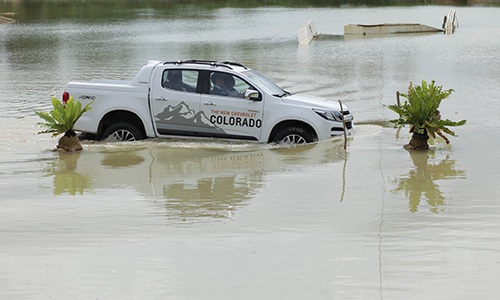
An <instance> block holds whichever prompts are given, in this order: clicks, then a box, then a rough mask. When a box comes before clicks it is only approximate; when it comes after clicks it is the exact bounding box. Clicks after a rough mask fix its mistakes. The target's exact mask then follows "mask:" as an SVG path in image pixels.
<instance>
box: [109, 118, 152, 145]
mask: <svg viewBox="0 0 500 300" xmlns="http://www.w3.org/2000/svg"><path fill="white" fill-rule="evenodd" d="M144 138H145V135H144V134H143V133H142V131H141V130H139V129H137V128H136V127H135V126H134V125H132V124H129V123H123V122H119V123H115V124H112V125H110V126H109V127H108V128H106V130H105V131H104V133H103V134H102V140H105V141H108V142H133V141H137V140H142V139H144Z"/></svg>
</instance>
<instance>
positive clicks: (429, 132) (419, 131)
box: [388, 80, 466, 149]
mask: <svg viewBox="0 0 500 300" xmlns="http://www.w3.org/2000/svg"><path fill="white" fill-rule="evenodd" d="M453 91H454V90H453V89H448V90H443V87H442V86H436V85H435V81H434V80H433V81H432V82H431V83H430V84H428V83H427V82H425V80H422V85H420V86H413V84H412V83H411V82H410V86H409V87H408V93H407V94H401V96H402V97H404V98H406V99H407V100H405V101H404V103H403V104H401V105H389V106H388V108H389V109H390V110H392V111H394V112H396V113H397V114H399V118H398V119H395V120H391V122H392V123H394V124H395V126H396V127H401V126H403V125H410V132H411V133H413V135H412V138H411V140H410V143H409V144H408V145H407V146H408V148H410V149H428V148H429V144H428V142H427V140H428V139H429V137H432V138H433V139H435V138H436V137H437V136H440V137H441V138H443V139H444V141H445V142H446V143H447V144H448V143H449V142H450V141H449V140H448V138H447V137H446V136H445V133H446V134H449V135H451V136H455V132H453V131H452V130H450V129H449V128H448V127H450V126H461V125H464V124H465V122H466V120H461V121H458V122H454V121H451V120H448V119H441V113H440V112H439V105H440V104H441V101H442V100H443V99H446V98H448V97H449V96H450V95H451V94H452V93H453Z"/></svg>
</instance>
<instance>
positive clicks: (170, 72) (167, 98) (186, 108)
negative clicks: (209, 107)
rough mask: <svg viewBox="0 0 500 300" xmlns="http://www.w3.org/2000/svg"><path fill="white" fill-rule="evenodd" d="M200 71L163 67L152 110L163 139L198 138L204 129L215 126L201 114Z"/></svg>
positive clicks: (154, 90) (159, 75) (152, 97)
mask: <svg viewBox="0 0 500 300" xmlns="http://www.w3.org/2000/svg"><path fill="white" fill-rule="evenodd" d="M199 78H200V72H199V71H198V70H189V69H169V68H159V69H158V70H157V73H156V74H155V78H154V81H155V82H153V83H152V85H151V86H152V87H151V110H152V115H153V120H154V126H155V130H156V133H157V134H158V135H159V136H172V135H182V136H197V135H198V132H199V127H200V126H212V127H213V125H212V124H211V123H210V121H209V120H208V119H206V118H204V116H203V113H202V112H201V111H200V97H201V93H200V92H199V91H200V89H199V88H198V82H199Z"/></svg>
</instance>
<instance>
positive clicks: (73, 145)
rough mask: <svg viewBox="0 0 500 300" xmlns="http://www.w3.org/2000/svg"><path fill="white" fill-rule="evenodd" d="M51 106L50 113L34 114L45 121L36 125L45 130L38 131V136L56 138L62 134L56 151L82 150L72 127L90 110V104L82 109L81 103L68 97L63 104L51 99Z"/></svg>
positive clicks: (39, 112)
mask: <svg viewBox="0 0 500 300" xmlns="http://www.w3.org/2000/svg"><path fill="white" fill-rule="evenodd" d="M52 106H53V107H54V109H52V110H51V111H50V113H46V112H42V111H37V112H35V114H36V115H37V116H39V117H40V118H42V119H43V120H44V121H45V122H44V123H43V122H40V123H38V125H40V126H42V127H45V128H46V130H44V131H40V132H39V134H40V133H52V136H57V135H59V134H62V133H64V136H63V137H61V138H60V139H59V143H58V145H57V149H60V150H65V151H79V150H82V145H81V144H80V140H79V139H78V136H77V135H76V133H75V131H74V130H73V127H74V126H75V123H76V122H77V121H78V119H79V118H80V117H81V116H82V115H83V113H85V112H86V111H89V110H90V109H91V107H90V103H89V104H87V105H86V106H85V107H84V108H82V103H80V102H78V101H76V102H75V101H74V99H73V97H70V98H69V99H68V101H67V102H66V103H65V104H63V103H61V102H60V101H59V99H57V98H55V97H52Z"/></svg>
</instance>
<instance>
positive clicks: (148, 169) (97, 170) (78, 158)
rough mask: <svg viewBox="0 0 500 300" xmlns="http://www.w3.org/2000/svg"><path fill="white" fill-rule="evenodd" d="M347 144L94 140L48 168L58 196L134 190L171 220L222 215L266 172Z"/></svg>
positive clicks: (334, 152)
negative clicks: (291, 145)
mask: <svg viewBox="0 0 500 300" xmlns="http://www.w3.org/2000/svg"><path fill="white" fill-rule="evenodd" d="M342 146H343V145H342V142H341V140H340V139H339V140H329V141H325V142H321V143H316V144H309V145H304V146H301V147H294V148H272V147H267V146H261V145H252V144H246V145H234V144H206V143H185V142H182V143H179V144H176V143H175V142H172V143H171V142H167V143H164V142H157V141H153V142H144V143H133V144H118V145H116V144H95V145H87V146H86V151H84V152H82V153H81V154H67V153H61V154H59V155H60V158H61V160H60V161H59V164H58V165H56V166H51V167H50V168H48V173H49V175H50V176H54V192H55V193H56V194H57V193H59V194H67V193H72V192H71V191H80V192H81V193H92V190H93V191H95V190H100V189H112V190H113V189H123V188H127V189H133V190H135V191H136V192H138V193H140V194H143V195H145V196H147V197H151V198H152V199H154V200H155V201H156V202H157V203H160V205H162V206H164V208H165V215H167V216H169V217H173V218H176V219H186V218H199V217H213V218H219V217H226V216H228V215H230V214H232V213H233V212H234V211H235V210H238V208H240V207H241V206H244V205H246V204H247V201H248V200H249V199H251V198H252V197H253V195H254V194H255V193H256V191H258V189H259V188H260V186H262V185H263V184H265V183H266V182H265V178H264V177H265V175H266V174H268V173H272V172H277V171H282V170H289V169H292V168H301V169H303V168H307V167H311V166H317V165H319V164H325V163H334V162H338V161H343V160H344V158H345V152H344V151H343V149H342ZM75 177H77V179H75ZM75 184H76V185H78V184H85V186H73V185H75ZM70 189H71V190H70ZM56 191H57V192H56Z"/></svg>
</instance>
